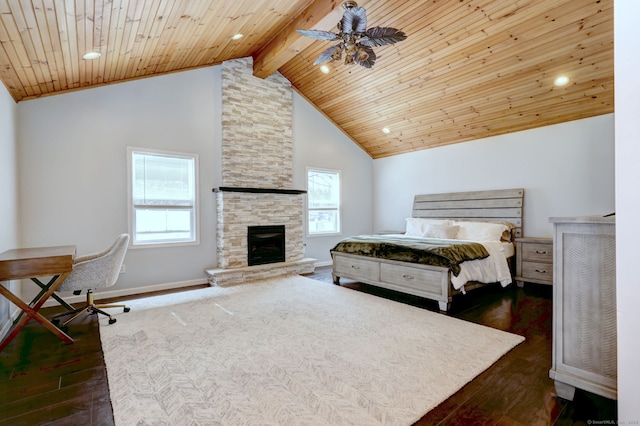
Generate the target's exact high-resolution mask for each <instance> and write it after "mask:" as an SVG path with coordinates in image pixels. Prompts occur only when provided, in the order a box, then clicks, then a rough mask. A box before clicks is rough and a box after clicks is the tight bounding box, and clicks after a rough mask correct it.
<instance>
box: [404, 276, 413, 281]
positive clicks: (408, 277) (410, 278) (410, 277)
mask: <svg viewBox="0 0 640 426" xmlns="http://www.w3.org/2000/svg"><path fill="white" fill-rule="evenodd" d="M402 278H404V279H405V280H412V279H413V277H412V276H411V275H403V276H402Z"/></svg>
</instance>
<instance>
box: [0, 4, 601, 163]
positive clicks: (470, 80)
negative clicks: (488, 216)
mask: <svg viewBox="0 0 640 426" xmlns="http://www.w3.org/2000/svg"><path fill="white" fill-rule="evenodd" d="M341 5H342V1H335V0H332V1H331V0H75V1H73V0H32V1H22V0H0V80H2V82H3V83H4V85H5V86H6V88H7V89H8V91H9V93H10V94H11V96H12V97H13V98H14V99H15V100H16V101H17V102H19V101H22V100H25V99H33V98H37V97H40V96H45V95H52V94H57V93H64V92H68V91H72V90H78V89H85V88H89V87H94V86H100V85H105V84H111V83H117V82H121V81H126V80H131V79H137V78H143V77H150V76H154V75H159V74H164V73H169V72H176V71H181V70H188V69H193V68H197V67H204V66H211V65H216V64H220V63H221V62H223V61H225V60H228V59H233V58H241V57H248V56H252V57H253V58H254V73H255V74H256V75H257V76H259V77H262V78H264V77H267V76H269V75H270V74H271V73H273V72H275V71H279V72H280V73H282V74H283V75H284V76H285V77H286V78H287V79H288V80H289V81H291V83H292V85H293V87H294V88H295V89H296V90H297V91H298V92H299V93H300V94H302V95H303V96H304V97H305V98H306V99H308V100H309V101H310V102H312V103H313V104H314V105H315V106H316V107H317V108H318V109H319V110H320V111H322V113H323V114H324V115H325V116H326V117H328V118H329V119H330V120H332V121H333V122H334V123H335V124H337V125H338V126H339V127H340V128H341V129H342V130H343V131H344V132H345V133H346V134H347V135H348V136H350V137H351V138H352V139H353V140H354V141H355V142H356V143H357V144H359V145H360V146H361V147H362V148H363V149H364V150H365V151H366V152H368V153H369V155H371V156H372V157H373V158H380V157H385V156H390V155H395V154H400V153H404V152H411V151H416V150H420V149H426V148H432V147H436V146H442V145H447V144H453V143H459V142H465V141H470V140H474V139H479V138H484V137H488V136H494V135H500V134H504V133H510V132H514V131H519V130H526V129H532V128H536V127H541V126H546V125H550V124H556V123H561V122H566V121H571V120H576V119H581V118H586V117H592V116H596V115H601V114H607V113H611V112H613V107H614V103H613V93H614V87H613V83H614V73H613V0H429V1H426V0H425V1H423V0H369V1H366V0H360V1H358V5H359V6H362V7H364V8H365V9H366V11H367V20H368V25H367V27H369V28H370V27H374V26H381V27H394V28H398V29H400V30H402V31H404V32H405V33H406V34H407V36H408V37H407V39H406V40H404V41H401V42H399V43H396V44H392V45H385V46H379V47H375V48H374V51H375V52H376V55H377V61H376V63H375V64H374V65H373V67H372V68H370V69H368V68H365V67H362V66H359V65H345V64H344V63H342V62H337V61H336V62H330V63H329V64H328V65H329V66H330V71H329V72H328V73H327V74H324V73H322V72H320V70H319V66H318V65H313V62H314V61H315V59H316V57H317V56H318V55H319V54H320V53H322V52H323V51H324V50H326V49H327V48H328V47H330V46H331V45H332V43H333V44H335V42H330V41H323V40H314V39H310V38H305V37H302V36H300V35H299V34H298V33H297V32H296V31H295V30H296V29H319V30H326V31H334V32H337V30H336V24H337V22H338V21H339V20H340V19H341V17H342V13H343V9H342V7H341ZM237 33H242V34H244V37H242V38H240V39H239V40H233V39H232V36H233V35H234V34H237ZM89 51H95V52H99V53H101V54H102V56H100V57H99V58H98V59H94V60H85V59H83V58H82V56H83V55H84V54H85V53H87V52H89ZM560 75H565V76H567V77H568V78H569V83H568V84H566V85H565V86H555V85H554V80H555V78H556V77H558V76H560ZM383 128H387V129H388V133H383V132H382V129H383Z"/></svg>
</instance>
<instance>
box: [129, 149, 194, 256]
mask: <svg viewBox="0 0 640 426" xmlns="http://www.w3.org/2000/svg"><path fill="white" fill-rule="evenodd" d="M133 152H143V153H149V154H158V155H172V156H181V157H193V159H194V160H195V161H194V167H195V170H194V174H195V182H194V184H195V189H194V190H195V206H194V211H195V227H196V232H195V240H194V241H177V242H171V241H169V242H163V243H147V244H140V243H138V244H134V242H133V240H134V238H133V194H132V189H133V188H132V182H131V179H132V170H131V166H132V159H133ZM127 219H128V229H129V235H131V236H132V238H131V239H130V240H129V249H144V248H158V247H178V246H194V245H199V244H200V157H199V155H198V154H194V153H190V152H178V151H165V150H160V149H152V148H141V147H135V146H128V147H127Z"/></svg>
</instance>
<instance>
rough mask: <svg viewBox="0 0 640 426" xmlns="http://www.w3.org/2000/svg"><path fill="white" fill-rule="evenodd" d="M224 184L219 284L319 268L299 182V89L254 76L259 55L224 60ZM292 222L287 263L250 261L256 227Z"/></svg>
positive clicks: (219, 201) (213, 274)
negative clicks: (309, 250) (310, 251)
mask: <svg viewBox="0 0 640 426" xmlns="http://www.w3.org/2000/svg"><path fill="white" fill-rule="evenodd" d="M221 81H222V98H221V102H222V122H221V128H222V147H221V148H222V150H221V158H222V164H221V167H222V170H221V171H222V182H221V184H222V186H221V187H220V188H218V189H217V190H214V191H215V195H216V214H217V225H216V233H217V235H216V254H217V263H218V268H217V269H209V270H207V271H206V272H207V274H208V275H209V282H210V283H211V284H213V285H230V284H236V283H240V282H243V281H250V280H255V279H262V278H268V277H272V276H277V275H282V274H287V273H294V274H303V273H311V272H313V270H314V265H315V259H305V258H304V245H303V241H302V238H303V233H304V226H303V221H304V208H303V206H304V200H305V196H304V192H305V191H296V190H293V189H291V188H292V185H293V135H292V132H293V131H292V129H293V118H292V117H293V94H292V89H291V83H289V81H288V80H287V79H286V78H284V76H282V75H281V74H280V73H278V72H275V73H273V74H272V75H271V76H269V77H268V78H266V79H261V78H258V77H255V76H254V75H253V60H252V58H251V57H248V58H241V59H234V60H230V61H225V62H223V63H222V64H221ZM266 225H284V227H285V260H284V262H278V263H270V264H266V265H252V266H249V264H248V256H247V234H248V232H247V229H248V227H249V226H266Z"/></svg>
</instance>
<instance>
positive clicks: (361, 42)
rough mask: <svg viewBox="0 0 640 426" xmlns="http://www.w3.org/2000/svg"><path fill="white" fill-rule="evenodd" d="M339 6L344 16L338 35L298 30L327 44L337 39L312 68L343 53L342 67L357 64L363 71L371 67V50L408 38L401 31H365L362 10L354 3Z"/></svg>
mask: <svg viewBox="0 0 640 426" xmlns="http://www.w3.org/2000/svg"><path fill="white" fill-rule="evenodd" d="M342 7H343V9H344V14H343V15H342V19H341V20H340V22H338V33H337V34H336V33H332V32H331V31H322V30H297V31H298V32H299V33H300V34H302V35H303V36H305V37H310V38H316V39H320V40H329V41H337V40H340V43H338V44H337V45H335V46H332V47H330V48H328V49H327V50H325V51H324V52H322V53H321V54H320V56H318V58H317V59H316V60H315V62H314V63H313V65H318V64H323V63H325V62H329V61H339V60H341V59H342V53H343V52H344V55H345V57H344V63H345V64H347V65H350V64H353V63H356V64H358V65H362V66H363V67H365V68H371V67H372V66H373V64H375V62H376V54H375V52H374V51H373V48H374V47H376V46H384V45H386V44H394V43H397V42H399V41H402V40H404V39H406V38H407V35H406V34H405V33H404V32H402V31H400V30H398V29H395V28H391V27H373V28H369V29H367V12H366V11H365V9H364V8H363V7H358V3H356V2H355V1H346V2H344V3H342Z"/></svg>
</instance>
